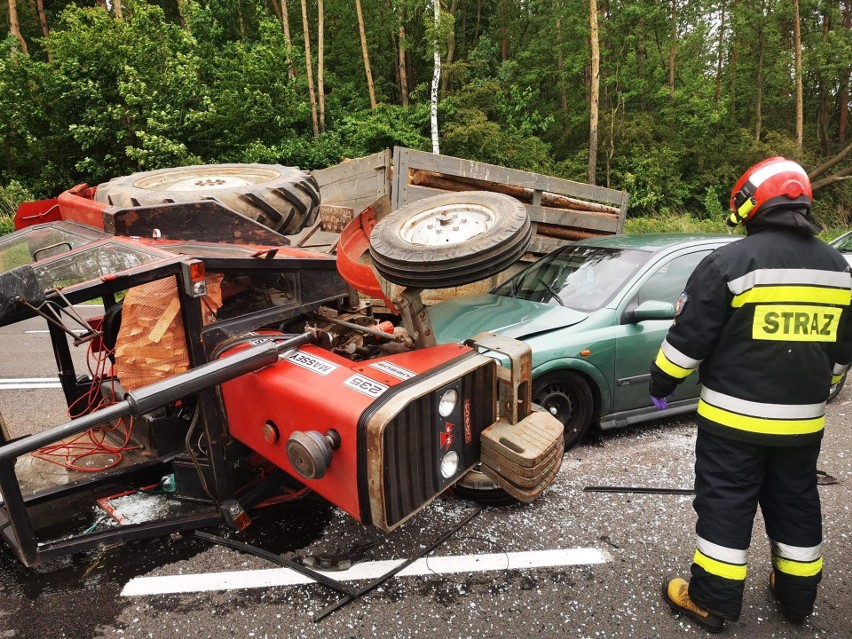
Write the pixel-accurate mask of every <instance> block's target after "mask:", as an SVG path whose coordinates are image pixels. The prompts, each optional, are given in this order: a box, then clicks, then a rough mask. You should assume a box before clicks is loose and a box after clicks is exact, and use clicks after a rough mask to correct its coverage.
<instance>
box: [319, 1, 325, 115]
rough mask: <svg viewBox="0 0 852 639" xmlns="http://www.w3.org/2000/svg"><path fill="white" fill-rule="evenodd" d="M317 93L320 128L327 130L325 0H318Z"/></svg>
mask: <svg viewBox="0 0 852 639" xmlns="http://www.w3.org/2000/svg"><path fill="white" fill-rule="evenodd" d="M317 11H318V16H317V93H318V94H319V130H320V131H325V0H317Z"/></svg>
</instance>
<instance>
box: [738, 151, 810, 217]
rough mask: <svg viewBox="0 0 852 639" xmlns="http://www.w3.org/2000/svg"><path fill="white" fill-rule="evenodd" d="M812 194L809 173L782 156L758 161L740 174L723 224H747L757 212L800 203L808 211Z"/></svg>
mask: <svg viewBox="0 0 852 639" xmlns="http://www.w3.org/2000/svg"><path fill="white" fill-rule="evenodd" d="M812 201H813V191H811V181H810V180H809V179H808V174H807V173H806V172H805V170H804V169H803V168H802V167H801V166H800V165H799V164H797V163H796V162H793V161H792V160H785V159H784V158H782V157H774V158H769V159H768V160H764V161H763V162H759V163H758V164H755V165H754V166H753V167H751V168H750V169H749V170H748V171H746V172H745V173H743V175H742V177H740V179H739V180H737V183H736V185H735V186H734V190H733V191H731V214H730V216H728V219H727V220H726V222H727V223H728V226H736V225H737V224H739V223H740V222H744V223H745V222H748V221H749V220H750V219H752V218H753V217H754V216H755V215H757V213H758V211H763V212H765V211H767V210H768V209H771V208H773V207H775V206H780V205H787V206H789V205H791V204H801V205H805V206H807V208H808V211H810V209H811V202H812Z"/></svg>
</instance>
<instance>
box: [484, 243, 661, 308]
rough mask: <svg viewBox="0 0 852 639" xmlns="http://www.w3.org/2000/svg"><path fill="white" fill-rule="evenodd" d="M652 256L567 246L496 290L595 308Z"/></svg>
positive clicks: (519, 296) (496, 291)
mask: <svg viewBox="0 0 852 639" xmlns="http://www.w3.org/2000/svg"><path fill="white" fill-rule="evenodd" d="M650 257H651V254H650V253H647V252H645V251H635V250H627V249H615V248H605V247H599V246H584V245H579V246H567V247H565V248H563V249H560V250H558V251H555V252H554V253H551V254H550V255H547V256H546V257H544V258H542V259H541V260H539V261H538V262H536V263H535V264H533V265H532V266H530V267H529V268H527V269H526V270H524V271H523V272H521V273H518V274H517V275H516V276H515V277H513V278H512V279H510V280H508V281H507V282H505V283H503V284H501V285H500V286H498V287H497V288H495V289H494V290H493V291H492V293H493V294H494V295H502V296H505V297H517V298H520V299H524V300H529V301H531V302H541V303H544V304H557V305H560V306H567V307H568V308H573V309H575V310H580V311H592V310H596V309H598V308H601V307H602V306H604V305H605V304H606V303H607V302H609V301H610V300H611V299H612V298H613V296H614V295H615V294H616V292H617V291H618V290H619V289H620V288H621V287H622V286H623V285H624V284H625V282H627V280H628V279H629V278H630V276H631V275H633V274H634V273H635V272H636V271H637V269H638V268H639V267H640V266H641V265H642V264H644V263H645V262H647V261H648V259H649V258H650Z"/></svg>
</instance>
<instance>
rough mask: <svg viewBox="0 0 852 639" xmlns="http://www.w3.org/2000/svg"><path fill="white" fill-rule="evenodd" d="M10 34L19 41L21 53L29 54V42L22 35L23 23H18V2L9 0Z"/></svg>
mask: <svg viewBox="0 0 852 639" xmlns="http://www.w3.org/2000/svg"><path fill="white" fill-rule="evenodd" d="M9 33H10V34H12V36H13V37H14V38H15V39H16V40H17V41H18V44H19V45H20V46H21V51H22V52H24V53H27V42H26V40H24V36H23V35H21V23H20V22H18V0H9Z"/></svg>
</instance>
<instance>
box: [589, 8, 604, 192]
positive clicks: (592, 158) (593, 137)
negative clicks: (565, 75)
mask: <svg viewBox="0 0 852 639" xmlns="http://www.w3.org/2000/svg"><path fill="white" fill-rule="evenodd" d="M589 33H590V36H591V45H592V70H591V78H590V79H591V87H590V90H589V184H595V183H596V182H595V179H596V177H597V175H596V173H597V164H598V99H599V97H600V64H601V53H600V43H599V42H598V2H597V0H589Z"/></svg>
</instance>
